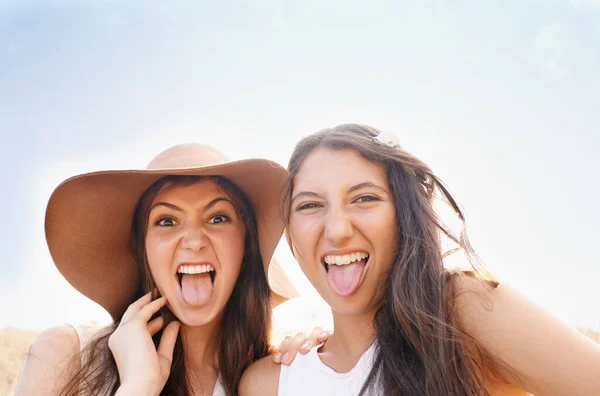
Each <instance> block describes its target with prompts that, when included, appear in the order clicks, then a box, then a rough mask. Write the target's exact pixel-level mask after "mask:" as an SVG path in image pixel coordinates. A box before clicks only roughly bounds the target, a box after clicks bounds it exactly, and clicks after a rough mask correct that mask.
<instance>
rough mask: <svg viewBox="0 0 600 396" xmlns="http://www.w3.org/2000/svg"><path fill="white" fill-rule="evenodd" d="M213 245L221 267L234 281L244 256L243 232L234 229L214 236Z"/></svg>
mask: <svg viewBox="0 0 600 396" xmlns="http://www.w3.org/2000/svg"><path fill="white" fill-rule="evenodd" d="M213 246H214V248H215V253H216V255H217V257H218V258H219V262H220V264H221V265H222V266H223V269H224V270H226V271H227V273H228V274H231V275H232V276H233V277H234V279H233V281H235V278H237V274H238V273H239V271H240V268H241V265H242V259H243V258H244V248H245V233H244V232H240V231H237V230H236V231H234V232H228V233H223V234H220V235H218V236H215V238H214V240H213Z"/></svg>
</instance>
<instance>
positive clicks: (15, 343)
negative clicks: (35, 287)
mask: <svg viewBox="0 0 600 396" xmlns="http://www.w3.org/2000/svg"><path fill="white" fill-rule="evenodd" d="M579 330H580V331H581V332H582V333H583V334H585V335H586V336H588V337H590V338H591V339H592V340H594V341H596V342H598V343H600V332H598V331H596V330H592V329H579ZM37 334H38V333H37V332H34V331H25V330H19V329H1V330H0V395H9V394H10V391H11V389H12V387H13V384H14V381H15V380H16V378H17V375H18V373H19V370H20V368H21V365H22V364H23V358H24V356H25V353H26V352H27V350H28V348H29V345H31V342H32V341H33V340H34V338H35V337H36V335H37Z"/></svg>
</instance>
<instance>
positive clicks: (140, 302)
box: [121, 292, 152, 322]
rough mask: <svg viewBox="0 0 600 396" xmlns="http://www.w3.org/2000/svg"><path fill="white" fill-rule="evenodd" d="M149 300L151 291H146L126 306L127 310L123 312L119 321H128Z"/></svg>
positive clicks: (150, 299)
mask: <svg viewBox="0 0 600 396" xmlns="http://www.w3.org/2000/svg"><path fill="white" fill-rule="evenodd" d="M150 301H152V292H148V293H146V294H144V295H143V296H142V297H140V298H139V299H137V300H136V301H134V302H133V303H132V304H131V305H129V307H127V310H126V311H125V313H124V314H123V317H122V319H121V322H128V321H129V320H130V319H131V318H133V317H134V316H135V314H136V313H137V312H138V311H139V310H140V309H142V307H144V306H145V305H146V304H148V303H149V302H150Z"/></svg>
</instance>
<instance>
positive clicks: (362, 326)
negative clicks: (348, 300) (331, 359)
mask: <svg viewBox="0 0 600 396" xmlns="http://www.w3.org/2000/svg"><path fill="white" fill-rule="evenodd" d="M332 315H333V334H332V335H331V336H330V337H329V338H328V340H327V343H326V346H325V347H324V348H323V349H324V350H325V349H326V350H327V352H328V353H332V354H333V355H337V356H340V355H341V356H344V355H345V356H347V357H349V358H350V357H357V356H360V355H362V354H363V353H364V352H365V351H366V350H367V349H368V348H369V346H371V344H372V343H373V341H374V340H375V327H374V326H373V319H374V318H375V311H373V312H368V313H364V314H361V315H347V314H342V313H339V312H335V311H333V310H332Z"/></svg>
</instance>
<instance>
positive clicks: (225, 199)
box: [204, 197, 235, 212]
mask: <svg viewBox="0 0 600 396" xmlns="http://www.w3.org/2000/svg"><path fill="white" fill-rule="evenodd" d="M221 201H225V202H229V204H230V205H231V206H233V207H234V208H235V205H234V204H233V202H231V201H230V200H229V199H228V198H225V197H218V198H215V199H213V200H212V201H210V202H209V203H207V204H206V206H204V211H205V212H206V211H207V210H209V209H210V208H212V207H213V206H215V205H216V204H218V203H219V202H221Z"/></svg>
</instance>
